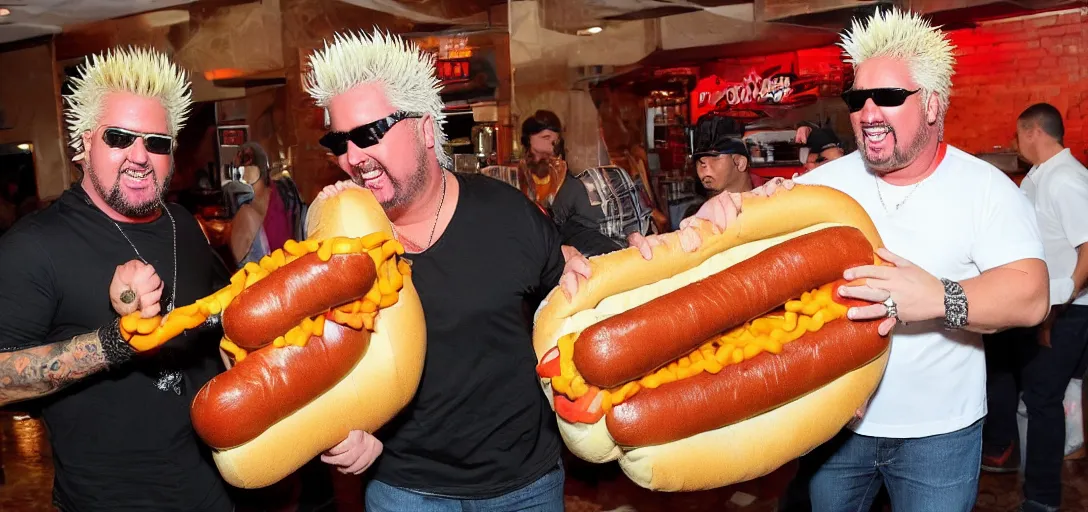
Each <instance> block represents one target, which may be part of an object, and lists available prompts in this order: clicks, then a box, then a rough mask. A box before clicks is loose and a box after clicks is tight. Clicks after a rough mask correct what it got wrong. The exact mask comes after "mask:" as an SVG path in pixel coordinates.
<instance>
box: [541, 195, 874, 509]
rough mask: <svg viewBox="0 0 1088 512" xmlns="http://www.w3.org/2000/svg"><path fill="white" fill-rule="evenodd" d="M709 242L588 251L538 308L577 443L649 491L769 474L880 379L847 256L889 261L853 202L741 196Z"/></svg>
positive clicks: (565, 422) (569, 431) (580, 452)
mask: <svg viewBox="0 0 1088 512" xmlns="http://www.w3.org/2000/svg"><path fill="white" fill-rule="evenodd" d="M696 229H698V230H699V233H700V236H701V238H702V240H703V243H702V245H701V246H700V248H699V250H697V251H695V252H692V253H688V252H685V251H684V250H683V249H681V247H680V242H679V234H678V233H670V234H668V235H665V236H664V237H663V241H664V244H663V245H660V246H656V247H654V248H653V251H654V254H653V259H652V260H650V261H646V260H644V259H643V258H642V257H641V256H640V254H639V252H638V250H637V249H634V248H629V249H625V250H622V251H616V252H613V253H610V254H606V255H602V256H598V257H594V258H591V259H590V267H591V277H590V278H589V279H588V280H586V281H585V282H583V283H581V285H580V289H579V291H578V293H577V294H576V295H575V297H574V298H573V299H572V300H568V299H567V298H566V297H565V295H563V294H562V293H561V292H560V291H559V289H558V288H557V289H555V290H553V291H552V292H551V294H549V296H548V298H547V299H546V302H545V304H544V305H543V306H542V307H541V309H540V311H539V312H538V315H537V318H536V321H535V326H534V334H533V344H534V348H535V350H536V354H537V360H538V361H539V362H540V365H539V366H538V373H539V374H540V375H541V383H542V385H543V387H544V390H545V393H546V394H547V395H548V397H549V399H550V400H552V403H553V407H554V408H555V409H556V412H557V418H558V421H559V428H560V433H561V434H562V437H563V440H564V441H565V443H566V444H567V446H568V448H570V450H571V451H572V452H573V453H574V454H575V455H577V456H578V457H580V458H582V459H584V460H587V461H589V462H595V463H603V462H607V461H611V460H617V459H618V460H619V463H620V466H621V467H622V469H623V470H624V472H625V473H626V474H627V475H628V477H630V478H631V479H632V480H633V481H634V482H636V483H637V484H639V485H640V486H642V487H645V488H649V489H654V490H662V491H693V490H702V489H710V488H715V487H721V486H725V485H730V484H733V483H737V482H742V481H746V480H751V479H754V478H758V477H760V476H763V475H766V474H768V473H770V472H772V471H774V470H775V469H777V468H779V467H781V466H782V465H783V464H785V463H787V462H789V461H791V460H793V459H795V458H797V457H799V456H801V455H803V454H805V453H807V452H809V451H810V450H812V449H813V448H815V447H816V446H818V445H820V444H822V443H824V442H826V441H828V440H829V439H831V438H832V437H833V436H834V435H835V434H836V433H837V432H839V430H840V429H842V428H843V426H844V425H846V423H847V422H848V421H849V420H850V419H851V418H852V417H853V415H854V413H855V411H856V410H857V409H858V408H859V407H860V406H862V405H863V404H864V403H865V402H866V401H867V400H868V398H869V397H870V396H871V394H872V393H873V392H874V391H875V389H876V387H877V384H878V383H879V382H880V379H881V377H882V375H883V371H884V367H885V365H886V363H887V358H888V350H887V349H888V346H889V345H888V339H887V337H881V336H880V335H879V334H878V333H877V332H876V327H877V324H878V323H879V322H876V321H871V322H853V321H850V320H848V319H846V318H845V312H846V309H847V307H848V306H850V305H856V303H853V302H852V301H848V300H846V299H843V298H842V297H839V296H838V295H837V293H835V292H834V290H835V289H836V287H837V285H838V284H841V279H840V278H841V276H842V272H843V271H844V270H845V269H846V268H850V267H852V266H857V265H862V264H872V263H874V262H877V263H879V260H878V259H877V258H876V257H875V254H874V252H875V250H876V249H877V248H879V247H881V246H882V245H881V241H880V237H879V235H878V234H877V231H876V228H875V227H874V226H873V224H872V221H871V220H870V219H869V217H868V215H867V214H866V213H865V211H864V209H862V208H861V206H860V205H858V204H857V203H856V202H855V201H854V200H853V199H851V198H850V197H849V196H847V195H845V194H843V193H841V192H838V191H836V190H834V189H831V188H826V187H819V186H804V185H797V186H795V187H794V188H793V189H792V190H789V191H785V190H782V191H779V192H777V193H776V194H775V195H773V196H771V197H758V196H751V197H746V198H745V199H744V203H743V205H742V211H741V213H740V214H739V216H738V218H737V220H736V221H735V222H734V223H733V224H732V225H730V226H729V227H728V228H727V229H726V230H725V231H724V232H721V233H715V232H714V230H713V229H712V228H711V226H710V225H709V224H708V223H705V222H700V223H697V226H696Z"/></svg>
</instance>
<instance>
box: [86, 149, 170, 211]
mask: <svg viewBox="0 0 1088 512" xmlns="http://www.w3.org/2000/svg"><path fill="white" fill-rule="evenodd" d="M144 170H145V171H147V170H150V171H151V177H152V178H151V179H152V182H153V183H154V184H155V197H154V199H151V200H148V201H145V202H143V203H130V202H129V201H128V199H127V198H125V195H124V193H122V192H121V174H122V173H123V171H118V172H117V179H116V180H115V181H114V182H113V187H111V188H110V189H109V190H106V187H105V186H104V185H102V181H101V180H99V179H98V173H97V172H95V170H94V168H93V167H91V163H90V161H89V159H88V160H87V169H86V173H87V175H88V176H90V178H91V185H92V186H93V187H94V190H95V192H97V193H98V196H99V197H101V198H102V199H103V200H104V201H105V202H106V205H107V206H109V207H110V208H111V209H113V211H115V212H117V213H120V214H121V215H124V216H125V217H131V218H136V219H138V218H143V217H147V216H150V215H151V214H153V213H155V211H156V210H158V209H159V206H160V205H161V204H162V202H163V196H164V195H165V192H166V190H168V189H169V188H170V179H171V178H173V177H174V170H173V169H171V170H170V172H169V173H168V174H167V175H166V179H165V180H163V183H161V184H160V183H159V182H158V181H157V180H155V179H154V176H155V171H154V169H153V168H151V167H147V168H145V169H144Z"/></svg>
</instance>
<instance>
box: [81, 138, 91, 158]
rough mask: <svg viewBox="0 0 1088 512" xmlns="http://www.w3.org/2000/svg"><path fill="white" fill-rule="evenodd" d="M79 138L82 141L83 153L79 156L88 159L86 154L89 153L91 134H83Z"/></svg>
mask: <svg viewBox="0 0 1088 512" xmlns="http://www.w3.org/2000/svg"><path fill="white" fill-rule="evenodd" d="M79 138H80V139H83V152H81V153H80V156H82V157H83V158H90V157H89V156H88V153H90V151H91V132H83V135H80V136H79Z"/></svg>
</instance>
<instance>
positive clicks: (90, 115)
mask: <svg viewBox="0 0 1088 512" xmlns="http://www.w3.org/2000/svg"><path fill="white" fill-rule="evenodd" d="M79 75H80V76H79V77H76V78H72V93H71V94H69V95H68V96H66V97H65V100H66V101H67V103H68V108H67V109H66V110H65V113H64V117H65V118H67V120H68V134H69V137H70V139H71V140H70V141H69V143H68V144H69V145H71V146H72V148H73V149H75V150H76V159H79V158H80V157H81V155H82V154H83V133H84V132H87V131H92V130H94V129H95V128H97V126H98V119H99V117H100V116H101V114H102V104H103V102H104V101H105V98H106V95H107V94H109V93H111V92H127V93H131V94H136V95H139V96H145V97H148V98H154V99H157V100H159V102H161V103H162V106H163V108H165V109H166V125H167V129H168V130H169V131H170V133H169V135H171V136H176V135H177V134H178V131H180V130H181V128H182V126H184V125H185V120H186V119H187V118H188V117H189V109H190V107H191V106H192V103H193V93H192V90H191V89H190V87H189V77H188V73H186V72H185V70H183V69H181V67H179V66H177V65H176V64H174V63H173V62H172V61H171V60H170V57H168V56H166V55H165V54H163V53H159V52H158V51H155V50H153V49H147V48H132V47H129V48H114V49H111V50H109V51H107V52H106V53H104V54H96V55H92V56H90V57H89V58H88V59H87V60H86V61H85V62H84V63H83V65H82V66H81V67H80V69H79Z"/></svg>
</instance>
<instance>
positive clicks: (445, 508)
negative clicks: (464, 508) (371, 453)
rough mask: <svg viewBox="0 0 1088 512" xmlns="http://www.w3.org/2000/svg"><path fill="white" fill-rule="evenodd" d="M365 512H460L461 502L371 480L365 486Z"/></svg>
mask: <svg viewBox="0 0 1088 512" xmlns="http://www.w3.org/2000/svg"><path fill="white" fill-rule="evenodd" d="M366 510H367V512H461V501H460V500H456V499H450V498H441V497H438V496H430V495H427V494H420V493H416V492H412V491H408V490H405V489H401V488H399V487H393V486H392V485H389V484H385V483H382V482H379V481H377V480H371V481H370V483H368V484H367V486H366Z"/></svg>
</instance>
